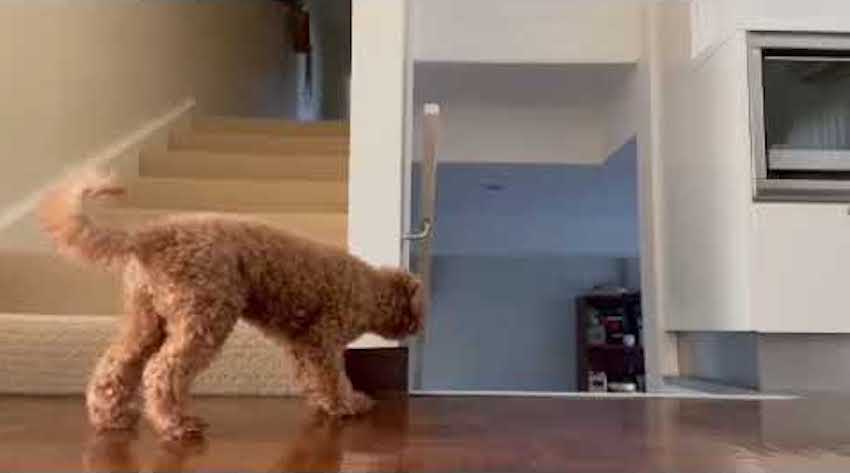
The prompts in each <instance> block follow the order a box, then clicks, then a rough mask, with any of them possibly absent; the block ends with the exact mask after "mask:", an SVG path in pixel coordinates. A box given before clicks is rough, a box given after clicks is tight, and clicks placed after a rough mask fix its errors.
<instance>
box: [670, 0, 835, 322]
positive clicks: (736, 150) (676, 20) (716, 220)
mask: <svg viewBox="0 0 850 473" xmlns="http://www.w3.org/2000/svg"><path fill="white" fill-rule="evenodd" d="M721 6H722V5H721ZM726 7H729V5H726ZM735 7H736V8H727V9H726V10H725V13H724V14H725V15H727V16H726V17H723V16H722V15H720V16H719V17H718V18H719V19H718V20H717V24H718V25H728V24H730V23H731V24H733V25H734V28H733V29H732V31H731V32H730V33H728V34H725V35H721V36H723V39H722V40H721V41H720V42H719V43H717V44H714V45H712V47H711V50H710V54H702V55H699V54H697V55H694V54H693V52H694V51H691V50H689V49H690V48H689V47H688V45H689V44H691V42H690V34H691V31H690V28H689V25H690V24H691V23H690V22H689V21H687V19H688V16H689V14H690V12H689V10H688V6H687V5H685V4H678V5H677V4H673V3H671V4H668V5H665V6H664V7H663V19H662V21H661V22H660V24H659V25H658V28H659V34H660V35H662V37H664V38H665V42H664V44H665V47H664V48H663V52H662V54H661V62H662V67H663V74H662V76H661V78H660V83H661V85H662V87H663V91H664V93H663V95H662V103H663V106H662V108H661V109H660V111H659V112H658V115H657V119H659V120H660V122H661V126H660V143H661V149H660V160H661V161H660V162H661V168H662V176H663V180H662V182H661V189H662V192H663V202H664V203H663V204H662V205H661V207H660V210H661V213H662V217H663V219H662V223H661V225H660V231H661V232H662V235H661V241H663V242H664V249H663V252H664V254H663V260H664V273H665V274H664V278H663V286H664V291H663V294H664V296H663V297H664V302H663V303H664V306H665V311H666V315H667V319H666V326H665V327H666V328H667V329H669V330H682V331H757V332H762V333H772V332H795V333H801V332H807V333H812V332H818V333H841V332H848V331H850V320H848V319H847V317H846V316H845V312H846V310H845V308H846V307H845V306H846V304H845V301H844V300H843V296H842V295H843V293H844V292H845V289H844V287H845V282H844V281H845V279H846V277H845V275H846V268H847V267H850V252H848V251H847V248H848V247H847V241H848V239H849V238H850V230H848V226H847V216H846V205H839V204H801V203H787V204H770V203H754V202H753V200H752V182H751V180H752V169H751V150H750V140H751V137H750V135H749V110H748V100H749V95H748V90H747V50H746V43H745V31H744V28H751V27H752V28H761V27H765V28H768V27H769V28H770V29H779V30H783V29H790V30H798V29H799V30H810V31H817V30H842V29H843V30H844V31H850V16H847V15H842V13H843V12H846V13H850V5H847V4H846V2H841V3H837V2H832V1H826V0H824V1H819V2H806V4H805V5H803V4H802V3H800V2H773V1H772V2H761V1H750V2H747V3H746V4H741V5H736V6H735ZM831 16H832V17H834V18H831ZM730 17H731V19H730ZM718 28H721V30H723V31H726V29H727V28H728V26H722V27H720V26H718ZM812 314H817V316H813V315H812Z"/></svg>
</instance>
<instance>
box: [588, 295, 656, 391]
mask: <svg viewBox="0 0 850 473" xmlns="http://www.w3.org/2000/svg"><path fill="white" fill-rule="evenodd" d="M616 316H619V317H622V324H623V332H622V333H623V334H630V335H633V336H634V337H635V344H634V345H633V346H626V345H624V344H623V342H622V339H621V338H620V339H618V338H614V339H610V338H608V337H606V341H605V343H601V344H590V343H589V341H588V339H587V332H588V327H589V326H590V323H591V320H590V319H591V317H598V318H600V319H604V318H606V317H616ZM600 322H602V321H601V320H600ZM642 326H643V319H642V316H641V297H640V292H624V293H612V294H587V295H583V296H580V297H578V298H576V386H578V390H579V391H588V376H589V374H590V372H591V371H603V372H605V374H606V376H607V378H608V382H609V383H611V382H622V381H634V382H637V381H642V380H643V379H644V376H645V366H644V354H643V340H642V339H641V338H642V337H641V333H642V330H641V327H642ZM637 384H638V390H644V389H645V387H644V386H643V384H644V383H643V382H638V383H637Z"/></svg>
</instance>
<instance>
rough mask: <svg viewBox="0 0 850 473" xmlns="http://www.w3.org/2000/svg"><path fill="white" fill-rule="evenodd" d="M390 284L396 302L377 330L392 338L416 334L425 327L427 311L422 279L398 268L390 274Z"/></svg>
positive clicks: (383, 335)
mask: <svg viewBox="0 0 850 473" xmlns="http://www.w3.org/2000/svg"><path fill="white" fill-rule="evenodd" d="M390 285H391V288H392V289H391V290H392V293H393V299H394V302H395V303H394V304H392V309H391V311H390V312H391V313H390V314H387V315H388V316H389V317H387V318H386V319H384V320H383V322H382V323H381V324H380V326H379V327H376V332H377V333H378V335H381V336H382V337H385V338H391V339H400V338H405V337H409V336H411V335H416V334H417V333H419V332H420V331H422V329H423V328H424V327H425V314H426V312H427V308H426V307H425V305H426V299H425V289H424V286H423V285H422V281H421V280H420V279H419V278H417V277H416V276H414V275H413V274H411V273H408V272H406V271H398V270H396V271H393V272H392V273H391V274H390Z"/></svg>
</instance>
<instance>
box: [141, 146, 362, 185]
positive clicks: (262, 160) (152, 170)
mask: <svg viewBox="0 0 850 473" xmlns="http://www.w3.org/2000/svg"><path fill="white" fill-rule="evenodd" d="M139 173H140V175H141V176H142V177H166V178H167V177H177V178H196V179H256V180H268V179H274V180H279V179H306V180H318V181H345V180H346V179H347V178H348V166H347V162H346V160H345V159H339V158H333V157H325V156H320V157H316V156H292V157H286V158H279V157H271V156H258V155H239V154H215V153H205V152H147V153H144V154H142V156H141V160H140V163H139Z"/></svg>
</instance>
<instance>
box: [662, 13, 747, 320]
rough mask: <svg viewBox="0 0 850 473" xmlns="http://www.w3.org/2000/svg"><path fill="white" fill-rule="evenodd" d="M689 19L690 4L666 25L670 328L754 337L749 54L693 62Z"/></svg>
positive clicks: (727, 51) (724, 48) (738, 48)
mask: <svg viewBox="0 0 850 473" xmlns="http://www.w3.org/2000/svg"><path fill="white" fill-rule="evenodd" d="M688 15H689V10H688V5H687V4H684V3H682V4H670V5H667V6H666V7H665V11H664V17H663V19H662V21H661V23H660V24H659V28H661V31H660V34H661V35H662V37H663V38H664V39H665V41H664V47H663V52H662V59H661V61H662V64H663V65H662V67H663V73H662V77H661V79H660V80H661V85H662V87H663V92H664V93H663V97H662V108H661V110H660V112H659V113H660V117H661V143H660V144H661V149H660V155H661V173H662V175H663V192H664V198H663V204H662V207H661V212H662V213H663V216H664V217H663V227H662V228H661V232H662V234H663V236H662V240H663V241H664V242H665V248H664V251H665V253H666V254H665V257H664V260H665V261H664V264H665V271H664V273H665V294H664V298H665V300H664V305H665V309H666V311H667V312H668V313H669V314H670V316H669V318H668V320H667V328H668V329H672V330H712V329H722V330H748V329H749V328H750V327H751V326H752V321H751V320H750V314H749V310H748V307H749V274H748V267H749V258H750V253H749V233H748V229H749V219H750V213H749V212H750V202H751V188H750V179H751V172H750V160H749V136H748V129H749V121H748V120H749V118H748V117H749V115H748V110H747V103H748V102H747V94H746V74H745V71H746V69H745V68H744V66H745V64H746V62H745V61H746V51H745V48H744V45H743V43H742V42H740V41H727V42H725V43H723V44H722V45H720V46H719V47H718V49H717V50H716V51H714V53H713V54H712V55H711V56H709V57H708V58H705V57H703V58H697V59H696V60H692V59H691V54H690V48H689V45H690V41H689V39H690V32H689V22H688Z"/></svg>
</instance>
